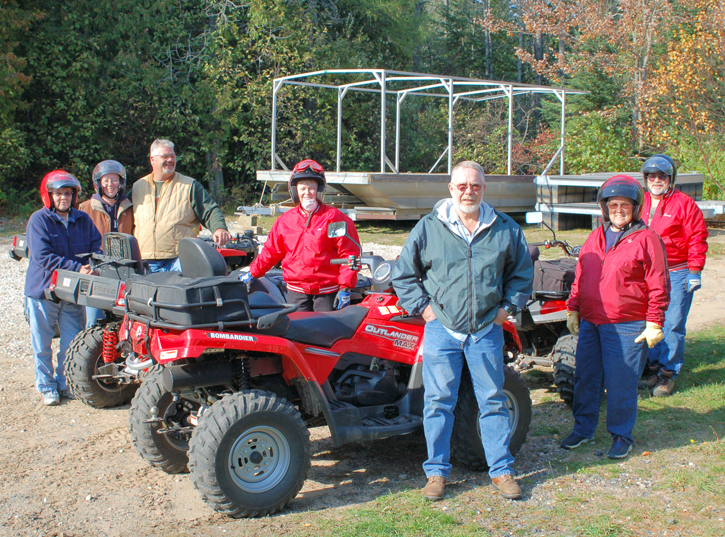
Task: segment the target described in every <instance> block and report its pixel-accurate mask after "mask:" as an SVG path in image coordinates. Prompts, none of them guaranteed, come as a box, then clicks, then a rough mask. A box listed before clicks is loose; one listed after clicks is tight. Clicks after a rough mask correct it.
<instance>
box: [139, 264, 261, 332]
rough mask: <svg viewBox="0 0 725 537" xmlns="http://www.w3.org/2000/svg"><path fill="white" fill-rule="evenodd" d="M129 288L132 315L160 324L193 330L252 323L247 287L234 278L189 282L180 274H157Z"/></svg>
mask: <svg viewBox="0 0 725 537" xmlns="http://www.w3.org/2000/svg"><path fill="white" fill-rule="evenodd" d="M127 285H128V296H127V303H128V309H129V311H131V312H133V313H136V314H138V315H142V316H144V317H148V318H150V319H153V320H156V321H163V322H166V323H170V324H174V325H179V326H193V325H204V324H215V323H220V322H223V323H230V322H235V321H245V320H247V319H248V315H247V309H246V308H245V305H244V303H246V302H247V286H246V285H245V284H243V283H242V282H240V281H239V280H238V279H237V278H235V277H233V276H231V277H230V276H215V277H207V278H185V277H183V276H182V275H181V274H180V273H178V272H156V273H154V274H147V275H145V276H133V277H131V278H130V279H129V280H128V283H127ZM202 304H205V305H202ZM169 305H173V306H176V307H169Z"/></svg>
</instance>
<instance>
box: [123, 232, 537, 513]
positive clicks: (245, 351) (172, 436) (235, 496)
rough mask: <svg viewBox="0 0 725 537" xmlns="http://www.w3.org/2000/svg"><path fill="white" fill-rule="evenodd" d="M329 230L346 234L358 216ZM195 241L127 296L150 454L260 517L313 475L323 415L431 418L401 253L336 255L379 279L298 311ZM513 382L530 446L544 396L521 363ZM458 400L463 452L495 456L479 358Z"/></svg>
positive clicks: (340, 430)
mask: <svg viewBox="0 0 725 537" xmlns="http://www.w3.org/2000/svg"><path fill="white" fill-rule="evenodd" d="M328 233H329V234H330V236H335V237H341V236H346V228H345V224H344V223H342V222H339V223H335V224H332V225H331V226H330V229H329V230H328ZM182 242H185V244H184V245H183V248H182V244H180V245H179V252H180V255H182V253H181V252H182V249H183V251H184V254H183V255H184V256H186V259H185V258H184V257H182V261H181V262H182V267H185V266H190V267H194V269H193V270H190V271H189V273H188V274H187V273H184V274H183V276H182V277H179V276H176V277H171V276H163V275H149V276H146V277H135V278H131V279H130V281H129V283H128V290H127V291H126V292H125V294H124V296H123V297H120V298H119V300H121V301H125V308H126V315H125V318H124V320H123V323H122V326H121V330H120V336H121V344H120V345H121V348H122V349H123V355H124V357H125V361H126V365H127V366H128V367H133V368H138V369H140V368H148V372H147V373H145V374H144V382H143V383H142V384H141V386H140V388H139V390H138V392H137V393H136V396H135V397H134V399H133V402H132V403H131V412H130V418H129V422H130V429H131V437H132V440H133V444H134V445H135V447H136V450H137V451H138V453H139V454H140V455H141V456H142V457H143V458H145V459H146V460H147V461H148V462H149V463H151V464H152V465H153V466H156V467H159V468H162V469H163V470H164V471H166V472H169V473H177V472H183V471H186V470H187V468H188V470H189V471H190V472H191V479H192V482H193V483H194V486H195V487H196V488H197V490H198V491H199V492H200V493H201V496H202V498H203V499H204V500H205V501H206V502H207V503H209V504H210V505H211V506H212V507H213V508H214V509H216V510H217V511H219V512H222V513H224V514H227V515H229V516H232V517H235V518H239V517H256V516H264V515H268V514H271V513H274V512H276V511H279V510H280V509H282V508H283V507H285V506H286V505H287V504H288V503H289V502H290V501H291V500H292V499H293V498H294V497H295V496H296V495H297V493H298V491H299V490H300V488H301V487H302V485H303V483H304V481H305V479H306V477H307V473H308V471H309V469H310V460H311V453H310V451H311V444H310V439H309V432H308V428H309V427H316V426H320V425H325V424H326V425H327V426H329V428H330V434H331V436H332V440H333V442H334V444H335V445H336V446H340V445H342V444H346V443H350V442H364V441H369V440H375V439H380V438H387V437H392V436H398V435H403V434H409V433H413V432H415V431H419V430H422V423H423V418H422V416H423V385H422V379H421V369H422V362H421V344H422V342H423V331H424V324H425V323H424V321H423V319H422V318H420V317H410V316H408V315H407V314H406V313H405V311H403V310H402V309H401V308H400V307H399V306H398V299H397V297H396V296H395V293H394V291H393V288H392V286H391V276H392V272H393V266H394V262H391V261H385V260H384V259H382V258H381V257H379V256H374V255H372V254H363V253H362V252H361V255H360V256H351V257H350V259H341V260H336V263H338V264H342V263H347V264H348V266H350V267H351V268H353V269H355V270H358V269H359V268H360V267H361V266H363V265H365V266H367V267H369V268H370V270H371V272H372V280H373V289H372V290H371V291H369V292H368V293H367V295H366V297H365V299H364V300H363V301H362V302H361V303H360V304H358V305H351V306H348V307H346V308H345V309H342V310H340V311H335V312H325V313H307V312H295V309H296V306H291V305H289V304H285V303H283V302H281V296H280V295H277V294H276V293H275V289H276V288H275V286H274V285H271V284H269V285H265V283H264V278H260V279H259V280H258V282H259V285H260V287H259V288H257V289H254V288H253V289H250V290H247V288H246V286H244V285H243V284H241V283H240V282H239V281H238V280H237V278H236V276H231V277H230V276H225V274H226V271H225V269H224V264H223V262H221V260H220V259H219V256H218V254H217V253H216V252H214V251H213V250H211V249H209V248H206V247H205V245H204V244H202V243H199V242H198V241H196V240H194V239H184V240H183V241H182ZM506 329H507V330H508V331H509V332H510V331H514V333H515V329H514V328H513V327H512V326H511V325H507V328H506ZM504 390H505V392H506V395H507V398H508V409H509V412H510V419H511V429H512V435H511V442H510V449H511V452H512V453H516V452H517V451H518V450H519V448H520V447H521V445H522V444H523V442H524V440H525V438H526V435H527V433H528V429H529V423H530V421H531V399H530V397H529V391H528V389H527V387H526V384H525V383H524V381H523V379H522V378H521V376H520V375H519V373H517V372H516V371H514V370H513V369H511V368H509V367H506V368H505V385H504ZM455 413H456V419H455V426H454V431H453V439H452V442H451V447H452V454H453V456H454V457H456V458H457V460H458V461H460V462H461V463H463V464H465V465H466V466H468V467H470V468H474V469H478V470H482V469H485V468H486V461H485V457H484V452H483V448H482V445H481V441H480V428H479V421H478V416H479V412H478V404H477V402H476V398H475V396H474V393H473V388H472V384H471V380H470V376H469V374H468V372H467V371H465V372H464V378H463V380H462V383H461V388H460V394H459V402H458V405H457V407H456V411H455ZM187 448H188V452H187Z"/></svg>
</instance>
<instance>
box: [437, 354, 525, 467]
mask: <svg viewBox="0 0 725 537" xmlns="http://www.w3.org/2000/svg"><path fill="white" fill-rule="evenodd" d="M503 391H504V393H505V394H506V399H507V402H506V404H507V406H508V409H509V420H510V424H511V439H510V440H509V451H511V455H516V453H518V451H519V449H521V446H522V445H523V443H524V440H526V435H527V434H528V432H529V425H530V423H531V396H530V394H529V389H528V388H527V387H526V382H525V381H524V379H523V378H522V377H521V374H520V373H519V372H518V371H514V370H513V369H512V368H510V367H509V366H507V365H504V385H503ZM454 416H455V421H454V422H453V434H452V437H451V454H452V455H453V456H454V457H455V458H456V460H458V461H459V462H460V463H461V464H463V465H464V466H466V467H468V468H470V469H472V470H486V469H487V468H488V464H487V463H486V454H485V453H484V450H483V445H482V444H481V428H480V423H479V420H478V418H479V412H478V401H476V395H475V393H474V392H473V382H472V381H471V377H470V375H468V374H466V375H464V377H463V378H462V379H461V387H460V389H459V390H458V404H457V405H456V410H455V412H454Z"/></svg>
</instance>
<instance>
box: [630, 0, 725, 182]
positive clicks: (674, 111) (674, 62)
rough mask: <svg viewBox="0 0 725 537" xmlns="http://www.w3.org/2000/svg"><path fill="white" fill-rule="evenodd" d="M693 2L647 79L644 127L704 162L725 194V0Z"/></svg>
mask: <svg viewBox="0 0 725 537" xmlns="http://www.w3.org/2000/svg"><path fill="white" fill-rule="evenodd" d="M691 3H692V7H694V8H695V10H696V11H695V13H696V17H695V19H694V20H693V21H690V22H689V24H682V25H680V28H679V29H678V30H677V31H676V32H675V33H674V36H673V38H672V40H671V41H670V42H669V44H668V49H667V55H666V57H665V58H664V60H663V61H662V62H661V63H660V65H659V67H658V68H657V69H655V70H654V72H653V74H652V77H651V79H650V84H648V85H647V88H646V91H645V94H644V97H645V98H644V99H643V110H644V112H645V129H644V132H645V134H646V135H647V136H648V138H649V140H650V141H651V143H652V144H653V145H666V146H669V147H670V148H672V149H673V150H674V151H675V152H677V153H679V156H680V157H681V158H684V159H686V160H687V161H688V162H689V163H690V164H691V165H694V164H700V163H701V164H702V165H704V166H705V169H706V170H707V172H708V175H709V176H710V179H712V181H713V185H714V186H716V187H717V188H718V189H719V192H720V193H721V194H722V193H725V188H723V179H724V176H725V142H724V141H723V140H724V139H725V58H724V57H723V50H725V4H724V3H723V2H722V1H718V0H692V2H691ZM706 194H707V192H706ZM710 194H712V193H710Z"/></svg>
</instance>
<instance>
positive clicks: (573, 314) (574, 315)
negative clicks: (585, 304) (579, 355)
mask: <svg viewBox="0 0 725 537" xmlns="http://www.w3.org/2000/svg"><path fill="white" fill-rule="evenodd" d="M566 328H567V329H568V330H569V333H570V334H571V335H573V336H578V335H579V312H578V311H567V312H566Z"/></svg>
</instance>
